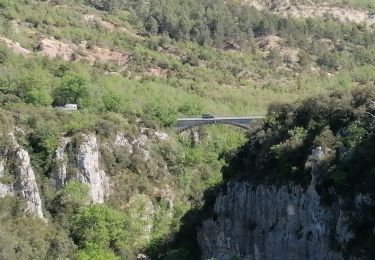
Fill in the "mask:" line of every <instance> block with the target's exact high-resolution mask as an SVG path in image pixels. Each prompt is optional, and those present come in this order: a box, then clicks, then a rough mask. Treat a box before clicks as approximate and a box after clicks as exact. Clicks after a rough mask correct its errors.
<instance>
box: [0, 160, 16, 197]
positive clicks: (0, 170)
mask: <svg viewBox="0 0 375 260" xmlns="http://www.w3.org/2000/svg"><path fill="white" fill-rule="evenodd" d="M2 157H3V156H2V155H0V198H3V197H4V196H7V195H12V193H13V189H12V186H11V185H6V184H4V183H1V178H3V177H4V173H5V159H3V158H2Z"/></svg>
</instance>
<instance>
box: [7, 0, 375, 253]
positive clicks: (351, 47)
mask: <svg viewBox="0 0 375 260" xmlns="http://www.w3.org/2000/svg"><path fill="white" fill-rule="evenodd" d="M250 2H251V1H248V2H247V1H234V0H233V1H223V0H212V1H200V0H189V1H180V0H168V1H161V0H157V1H130V0H129V1H120V0H109V1H104V0H103V1H100V0H84V1H73V0H51V1H37V0H25V1H11V0H0V111H1V114H0V122H1V124H0V130H1V131H0V132H1V136H0V137H1V138H0V140H1V145H0V147H1V149H0V173H1V180H0V184H1V185H0V188H1V189H0V190H1V192H2V193H1V194H2V195H3V193H5V194H6V195H7V196H4V197H3V198H1V199H0V202H1V203H0V205H1V207H0V211H1V225H0V229H1V230H2V232H1V235H0V241H2V242H1V243H0V248H1V250H0V254H1V257H0V258H7V259H15V258H19V259H30V258H39V259H56V258H58V257H62V258H63V257H69V258H77V259H94V258H95V257H96V258H97V259H117V258H120V259H126V258H129V259H134V258H135V257H136V255H137V254H138V253H140V252H147V254H149V255H150V256H154V257H163V256H164V255H165V254H169V255H170V257H176V259H182V258H186V259H188V258H189V257H190V259H195V258H196V257H197V255H196V252H193V251H194V250H191V247H192V245H191V244H189V243H187V245H186V244H185V245H184V246H183V247H182V248H179V249H177V250H175V251H172V252H170V251H169V249H168V248H166V247H164V246H162V245H165V244H166V243H168V242H170V241H173V239H174V234H175V233H176V232H177V231H178V229H179V227H180V225H181V221H182V217H183V216H184V214H185V213H186V212H187V211H189V210H190V209H192V208H199V207H200V206H201V205H202V198H203V193H204V191H205V190H208V189H210V188H212V187H214V186H215V185H217V184H218V183H220V182H221V181H222V177H221V173H220V169H221V167H222V166H223V165H224V160H223V158H224V155H225V154H227V153H228V152H229V151H231V150H233V149H235V148H236V147H238V146H240V145H241V144H243V142H244V134H243V132H241V131H239V130H238V131H237V130H235V129H232V128H230V127H209V128H206V129H201V130H199V134H200V136H201V140H200V143H196V142H193V141H191V140H190V138H189V137H188V136H187V135H185V136H178V135H177V134H175V133H174V131H173V128H172V126H173V124H174V122H175V120H176V118H177V117H178V116H184V115H189V116H194V115H195V116H199V115H200V114H202V113H207V112H211V113H215V114H217V115H223V116H225V115H236V116H241V115H263V114H265V113H266V110H267V106H268V105H269V104H270V103H273V102H278V101H280V100H282V101H290V102H294V101H297V100H299V99H301V98H305V97H310V96H312V95H315V94H322V95H325V94H326V93H329V92H331V91H334V90H342V89H347V90H348V89H352V88H355V87H365V86H367V87H368V88H371V87H373V85H374V81H375V76H374V74H373V71H374V68H375V33H374V31H373V28H372V27H371V26H369V25H366V24H363V23H351V22H342V21H339V20H337V19H333V18H332V17H320V16H317V17H314V16H312V17H309V18H305V17H303V16H300V17H299V16H298V17H293V16H291V17H286V16H282V15H280V14H278V13H274V12H272V10H271V11H269V10H267V9H263V10H259V9H257V8H255V7H254V4H251V3H250ZM336 4H337V3H336V2H332V1H331V2H330V5H332V6H336ZM340 8H359V9H358V10H360V11H361V12H362V11H365V12H372V11H371V10H372V7H371V5H370V4H369V5H367V4H365V5H361V6H358V5H351V6H350V7H348V6H347V5H346V4H343V5H340ZM356 10H357V9H356ZM364 93H367V92H364ZM66 103H77V104H78V106H79V109H78V111H72V112H67V111H64V110H61V109H58V108H56V107H57V106H62V105H64V104H66ZM324 111H325V110H324ZM367 112H369V113H372V112H371V111H367ZM267 120H268V121H267V122H268V123H269V120H270V117H267ZM297 130H298V129H297ZM301 131H302V130H301ZM327 131H328V130H327ZM293 133H294V132H293ZM303 133H305V132H303ZM303 133H302V134H303ZM296 134H300V133H299V132H298V131H297V132H296ZM285 135H286V134H285ZM10 136H14V139H13V138H10ZM280 149H281V148H280ZM20 151H22V152H20ZM26 152H27V153H28V154H29V155H30V163H29V164H25V165H31V169H33V173H35V180H31V181H33V183H34V184H35V185H34V186H32V187H33V192H35V187H37V188H38V193H40V198H41V205H39V206H41V208H42V211H43V218H44V219H43V220H38V219H35V218H33V217H31V216H29V217H28V218H24V215H25V211H24V210H25V208H26V207H27V205H28V204H27V203H29V202H30V201H28V200H27V196H25V193H24V192H23V191H24V187H25V186H27V185H25V184H24V183H23V182H22V181H20V176H19V172H18V170H17V169H18V168H17V165H18V162H19V161H20V158H23V162H25V161H26V162H27V160H26V159H25V158H26V157H25V154H26ZM21 155H23V157H22V156H21ZM59 155H61V158H62V159H61V158H60V157H59ZM85 158H91V162H92V161H95V163H91V164H90V163H86V162H87V161H86V159H85ZM60 159H61V161H59V160H60ZM21 161H22V160H21ZM88 161H90V160H88ZM90 167H91V168H90ZM21 168H22V167H21ZM89 168H90V169H93V170H92V171H91V170H87V169H89ZM63 169H65V170H63ZM28 172H29V173H30V172H31V171H30V169H28ZM63 172H65V177H64V178H61V176H62V173H63ZM90 172H93V173H95V174H98V175H97V176H101V177H103V172H104V173H105V177H108V192H106V193H105V196H104V197H105V198H104V201H105V203H104V204H99V205H98V204H91V203H92V202H93V200H92V197H91V199H90V196H89V195H90V194H91V195H92V192H93V187H97V186H100V185H101V184H103V186H106V185H104V184H106V183H104V182H105V181H104V180H106V178H104V177H103V178H99V179H100V181H98V182H97V183H95V185H97V186H95V185H94V184H93V183H90V182H89V181H87V180H86V179H85V178H84V177H83V176H86V177H87V176H89V175H90V174H89V173H90ZM297 172H298V170H297ZM57 173H58V174H57ZM56 174H57V175H58V176H57V177H58V178H57V179H56V178H55V177H56ZM59 174H60V175H59ZM91 177H92V176H91ZM31 179H32V178H31ZM57 180H58V181H57ZM28 181H30V179H29V180H28ZM101 181H102V182H103V183H101V184H100V185H99V184H98V183H99V182H101ZM301 181H303V180H301ZM61 182H63V183H64V184H65V185H62V186H61V185H60V186H59V185H58V183H61ZM3 188H4V190H3ZM12 189H13V190H12ZM9 191H12V192H9ZM89 191H90V192H91V193H90V192H89ZM9 194H11V195H12V196H8V195H9ZM25 197H26V199H25ZM101 199H102V196H101V197H100V199H98V200H97V201H101ZM34 204H35V201H34ZM31 215H32V214H31ZM91 225H92V226H95V227H97V228H95V229H94V228H93V229H91V227H92V226H91ZM190 242H191V241H190ZM162 248H163V250H162Z"/></svg>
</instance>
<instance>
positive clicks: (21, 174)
mask: <svg viewBox="0 0 375 260" xmlns="http://www.w3.org/2000/svg"><path fill="white" fill-rule="evenodd" d="M10 139H11V141H12V146H13V147H12V150H14V152H15V163H14V165H15V172H16V177H17V181H16V183H15V184H14V189H15V191H17V192H19V193H20V195H21V196H22V197H24V198H25V199H26V201H27V208H26V212H27V213H28V214H31V215H35V216H37V217H39V218H43V211H42V201H41V199H40V194H39V190H38V186H37V184H36V180H35V174H34V171H33V169H32V167H31V163H30V156H29V153H28V152H27V151H26V150H25V149H23V148H22V147H21V146H20V145H19V144H18V143H17V141H16V138H15V136H14V134H10Z"/></svg>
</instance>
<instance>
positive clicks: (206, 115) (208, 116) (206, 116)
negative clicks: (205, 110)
mask: <svg viewBox="0 0 375 260" xmlns="http://www.w3.org/2000/svg"><path fill="white" fill-rule="evenodd" d="M202 118H215V116H214V115H213V114H203V115H202Z"/></svg>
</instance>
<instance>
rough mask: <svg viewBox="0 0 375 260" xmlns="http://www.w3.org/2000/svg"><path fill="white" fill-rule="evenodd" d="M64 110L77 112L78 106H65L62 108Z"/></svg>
mask: <svg viewBox="0 0 375 260" xmlns="http://www.w3.org/2000/svg"><path fill="white" fill-rule="evenodd" d="M64 109H66V110H77V109H78V105H77V104H66V105H65V106H64Z"/></svg>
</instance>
